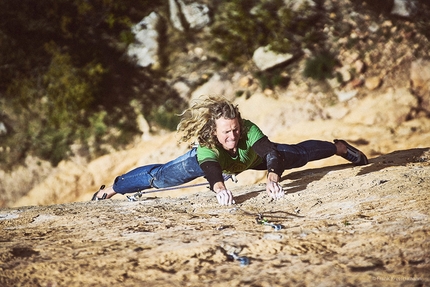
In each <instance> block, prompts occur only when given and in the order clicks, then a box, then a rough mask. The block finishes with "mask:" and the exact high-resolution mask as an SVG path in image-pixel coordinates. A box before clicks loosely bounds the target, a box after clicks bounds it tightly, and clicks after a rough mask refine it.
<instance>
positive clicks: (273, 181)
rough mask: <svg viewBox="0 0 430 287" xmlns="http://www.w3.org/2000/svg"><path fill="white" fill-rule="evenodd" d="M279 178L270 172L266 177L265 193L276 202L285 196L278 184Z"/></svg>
mask: <svg viewBox="0 0 430 287" xmlns="http://www.w3.org/2000/svg"><path fill="white" fill-rule="evenodd" d="M278 181H279V176H278V175H277V174H275V173H272V172H270V173H269V174H268V176H267V183H266V192H267V194H268V195H269V196H270V197H272V198H273V199H275V200H277V199H280V198H282V197H283V196H284V195H285V192H284V189H283V188H282V186H281V185H280V184H279V182H278Z"/></svg>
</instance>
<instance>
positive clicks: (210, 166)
mask: <svg viewBox="0 0 430 287" xmlns="http://www.w3.org/2000/svg"><path fill="white" fill-rule="evenodd" d="M200 167H201V168H202V170H203V172H204V173H205V175H206V179H207V180H208V181H209V187H210V189H211V190H213V191H214V192H215V193H216V198H217V200H218V203H219V204H221V205H230V204H232V203H233V202H234V200H233V194H232V193H231V191H230V190H228V189H227V188H226V186H225V184H224V178H223V176H222V168H221V166H220V164H219V163H218V162H216V161H206V162H204V163H202V164H201V165H200Z"/></svg>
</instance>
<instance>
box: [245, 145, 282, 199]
mask: <svg viewBox="0 0 430 287" xmlns="http://www.w3.org/2000/svg"><path fill="white" fill-rule="evenodd" d="M252 148H253V149H254V150H255V152H256V153H257V154H258V155H259V156H260V157H262V158H263V159H265V160H266V163H267V183H266V192H267V194H268V195H269V196H271V197H272V198H274V199H279V198H281V197H283V196H284V190H283V189H282V187H281V185H280V184H279V180H280V178H281V174H282V172H283V171H284V169H283V166H282V157H281V156H280V155H279V153H278V151H277V150H276V148H275V146H274V144H273V143H272V142H270V141H269V139H268V138H267V137H263V138H261V139H259V140H258V141H257V142H256V143H255V144H254V145H253V146H252Z"/></svg>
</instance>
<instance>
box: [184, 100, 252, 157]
mask: <svg viewBox="0 0 430 287" xmlns="http://www.w3.org/2000/svg"><path fill="white" fill-rule="evenodd" d="M181 116H182V119H181V121H180V122H179V124H178V132H182V136H181V138H180V140H179V141H180V142H190V141H191V142H193V143H198V144H199V145H201V146H205V147H208V148H215V147H216V146H218V145H219V142H218V139H217V137H216V134H215V132H216V122H215V121H216V120H217V119H219V118H221V117H223V118H225V119H235V118H237V119H238V120H239V125H240V132H241V136H242V135H243V134H244V133H245V131H244V128H243V119H242V117H241V115H240V112H239V108H238V107H237V105H234V104H233V103H231V102H230V101H228V100H227V99H225V98H222V97H217V96H209V97H203V98H199V99H198V100H196V101H194V102H193V103H192V104H191V105H190V107H189V108H188V109H186V110H185V111H184V112H183V113H182V114H181ZM196 141H197V142H196Z"/></svg>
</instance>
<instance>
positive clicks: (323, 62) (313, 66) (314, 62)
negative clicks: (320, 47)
mask: <svg viewBox="0 0 430 287" xmlns="http://www.w3.org/2000/svg"><path fill="white" fill-rule="evenodd" d="M335 65H336V59H335V57H334V56H333V55H332V54H330V53H329V52H321V53H319V54H317V55H315V56H314V57H313V58H310V59H308V60H306V63H305V69H304V71H303V75H304V76H305V77H309V78H312V79H315V80H324V79H327V78H331V77H332V76H333V69H334V67H335Z"/></svg>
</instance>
